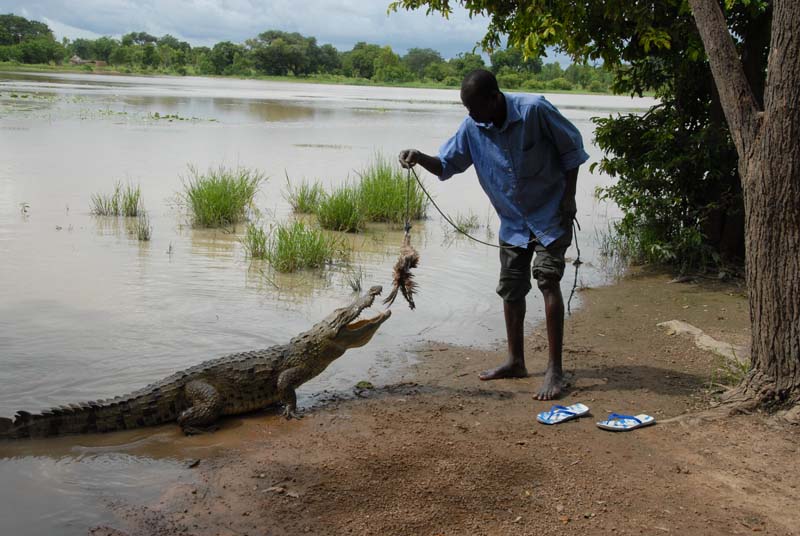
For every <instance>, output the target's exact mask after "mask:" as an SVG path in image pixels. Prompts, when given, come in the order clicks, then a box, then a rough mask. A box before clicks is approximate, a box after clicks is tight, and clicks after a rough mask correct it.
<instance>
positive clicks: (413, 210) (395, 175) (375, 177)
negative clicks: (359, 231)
mask: <svg viewBox="0 0 800 536" xmlns="http://www.w3.org/2000/svg"><path fill="white" fill-rule="evenodd" d="M358 175H359V176H360V177H361V180H360V181H359V183H358V202H359V208H360V211H361V213H362V214H363V216H364V218H365V219H366V220H367V221H376V222H386V223H404V222H405V220H406V211H408V217H409V219H411V220H420V219H422V218H424V217H425V213H426V211H427V206H428V200H427V198H426V197H425V193H424V192H423V191H422V189H421V188H420V187H419V184H417V181H416V180H415V179H414V178H413V176H412V177H411V178H410V182H409V176H408V175H407V172H405V171H403V170H402V169H400V168H399V167H397V166H396V165H394V164H392V163H391V161H390V160H389V159H388V158H386V157H385V156H383V155H382V154H380V153H379V154H377V155H376V156H375V157H374V158H373V160H372V161H371V162H370V163H369V165H367V167H366V168H365V169H363V170H362V171H361V172H359V173H358Z"/></svg>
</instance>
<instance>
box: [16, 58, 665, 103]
mask: <svg viewBox="0 0 800 536" xmlns="http://www.w3.org/2000/svg"><path fill="white" fill-rule="evenodd" d="M86 67H87V66H86V65H49V64H23V63H15V62H0V73H2V72H26V73H75V74H106V75H113V76H152V77H165V76H174V77H180V78H184V77H197V78H219V79H234V80H264V81H268V82H287V83H302V84H330V85H339V86H372V87H393V88H394V87H398V88H412V89H458V87H457V86H450V85H446V84H441V83H434V82H420V81H416V82H402V83H388V82H374V81H372V80H369V79H367V78H351V77H346V76H341V75H310V76H267V75H259V76H235V75H230V76H222V75H201V74H186V75H181V74H180V73H178V72H177V71H156V70H146V71H136V70H129V69H126V70H119V69H117V68H115V67H111V66H106V67H94V66H89V67H91V70H88V69H86ZM504 91H509V92H525V91H524V90H521V89H508V88H505V89H504ZM528 93H536V94H548V93H566V94H573V95H617V94H615V93H612V92H610V91H603V92H589V91H586V90H583V89H569V90H556V89H548V90H546V91H543V90H536V91H528ZM645 96H652V95H651V94H650V93H645Z"/></svg>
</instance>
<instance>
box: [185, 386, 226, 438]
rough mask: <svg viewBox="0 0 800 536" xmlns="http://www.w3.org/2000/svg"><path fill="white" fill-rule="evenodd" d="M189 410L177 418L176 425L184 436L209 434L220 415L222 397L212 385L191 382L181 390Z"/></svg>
mask: <svg viewBox="0 0 800 536" xmlns="http://www.w3.org/2000/svg"><path fill="white" fill-rule="evenodd" d="M183 391H184V393H185V395H186V399H187V400H188V401H189V404H190V406H189V408H188V409H187V410H185V411H183V412H182V413H181V414H180V415H179V416H178V424H179V425H180V426H181V429H182V430H183V433H184V434H186V435H191V434H199V433H204V432H211V431H213V430H214V429H215V427H213V426H212V425H213V424H214V422H215V421H216V420H217V419H218V418H219V416H220V414H221V413H222V405H223V401H222V397H221V396H220V394H219V392H218V391H217V390H216V389H215V388H214V386H213V385H211V384H209V383H206V382H205V381H203V380H193V381H190V382H189V383H187V384H186V386H185V387H184V388H183Z"/></svg>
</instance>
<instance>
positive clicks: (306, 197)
mask: <svg viewBox="0 0 800 536" xmlns="http://www.w3.org/2000/svg"><path fill="white" fill-rule="evenodd" d="M286 186H287V190H286V200H287V201H288V202H289V204H290V205H291V206H292V210H294V211H295V212H297V213H299V214H313V213H314V212H316V211H317V207H318V206H319V204H320V201H322V199H324V197H325V190H323V189H322V184H320V182H319V181H314V182H313V183H310V182H308V181H306V180H303V182H301V183H300V184H299V185H298V186H294V187H293V186H292V185H291V184H290V183H289V177H288V176H287V177H286Z"/></svg>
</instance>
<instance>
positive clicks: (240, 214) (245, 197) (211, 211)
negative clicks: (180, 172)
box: [184, 166, 265, 227]
mask: <svg viewBox="0 0 800 536" xmlns="http://www.w3.org/2000/svg"><path fill="white" fill-rule="evenodd" d="M189 174H190V177H189V178H188V179H186V180H184V195H185V197H186V200H187V203H188V205H189V208H190V210H191V212H192V218H193V222H194V224H195V225H198V226H200V227H221V226H225V225H230V224H233V223H238V222H240V221H243V220H244V219H245V215H246V214H247V209H248V207H250V206H251V205H252V203H253V198H254V197H255V195H256V193H257V192H258V189H259V187H260V186H261V183H262V182H263V181H264V180H265V177H264V175H263V174H262V173H261V172H259V171H257V170H253V169H249V168H242V167H237V168H235V169H234V168H227V167H225V166H219V167H218V168H216V169H214V168H209V169H208V170H207V171H206V172H205V173H202V172H200V171H199V170H198V169H197V168H195V167H194V166H189Z"/></svg>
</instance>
